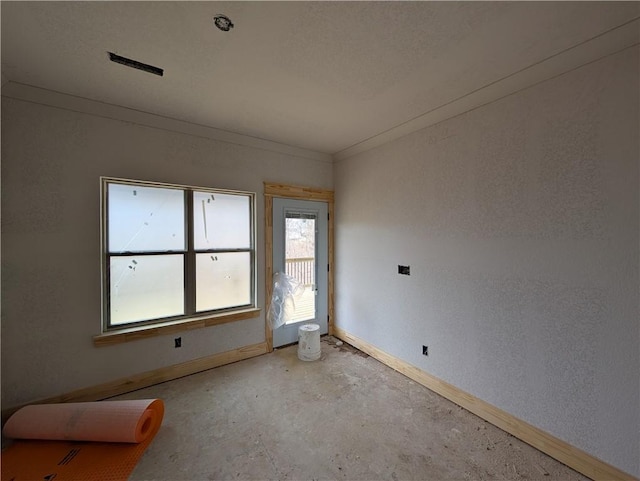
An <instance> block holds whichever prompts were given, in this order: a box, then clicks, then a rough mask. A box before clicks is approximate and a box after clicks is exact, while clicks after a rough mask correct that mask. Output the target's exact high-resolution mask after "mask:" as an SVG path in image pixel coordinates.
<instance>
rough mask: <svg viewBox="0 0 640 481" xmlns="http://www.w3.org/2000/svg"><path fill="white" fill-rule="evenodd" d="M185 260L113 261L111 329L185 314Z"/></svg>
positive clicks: (158, 257) (143, 258) (176, 257)
mask: <svg viewBox="0 0 640 481" xmlns="http://www.w3.org/2000/svg"><path fill="white" fill-rule="evenodd" d="M183 264H184V256H182V255H175V254H174V255H156V256H123V257H112V258H111V263H110V271H109V274H110V289H111V292H110V293H111V299H110V300H111V304H110V306H111V325H119V324H126V323H128V322H136V321H146V320H149V319H159V318H163V317H169V316H177V315H181V314H184V274H183Z"/></svg>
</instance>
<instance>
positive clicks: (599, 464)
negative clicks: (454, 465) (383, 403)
mask: <svg viewBox="0 0 640 481" xmlns="http://www.w3.org/2000/svg"><path fill="white" fill-rule="evenodd" d="M334 336H335V337H338V338H339V339H342V340H343V341H344V342H346V343H348V344H351V345H352V346H354V347H356V348H358V349H360V350H361V351H363V352H365V353H367V354H369V355H370V356H371V357H373V358H375V359H377V360H378V361H380V362H382V363H383V364H386V365H387V366H389V367H390V368H392V369H394V370H396V371H398V372H400V373H401V374H404V375H405V376H407V377H408V378H410V379H412V380H414V381H415V382H417V383H419V384H421V385H423V386H425V387H426V388H428V389H430V390H432V391H434V392H436V393H438V394H440V395H441V396H443V397H445V398H447V399H449V400H450V401H452V402H454V403H456V404H457V405H459V406H461V407H463V408H465V409H466V410H467V411H470V412H472V413H473V414H475V415H476V416H478V417H480V418H482V419H484V420H485V421H488V422H490V423H491V424H493V425H494V426H497V427H498V428H500V429H502V430H503V431H506V432H508V433H509V434H512V435H513V436H515V437H517V438H518V439H520V440H522V441H524V442H525V443H527V444H530V445H531V446H533V447H534V448H536V449H538V450H540V451H542V452H543V453H545V454H547V455H549V456H551V457H552V458H554V459H556V460H558V461H560V462H561V463H563V464H566V465H567V466H569V467H570V468H573V469H575V470H576V471H578V472H579V473H582V474H584V475H585V476H588V477H589V478H591V479H593V480H595V481H639V480H638V478H635V477H633V476H631V475H630V474H628V473H625V472H624V471H621V470H620V469H618V468H616V467H614V466H611V465H610V464H608V463H605V462H604V461H601V460H600V459H598V458H595V457H593V456H591V455H590V454H587V453H585V452H584V451H582V450H580V449H578V448H576V447H574V446H571V445H570V444H568V443H566V442H565V441H562V440H560V439H558V438H556V437H554V436H552V435H551V434H549V433H546V432H544V431H542V430H541V429H539V428H536V427H535V426H532V425H531V424H529V423H527V422H525V421H522V420H521V419H518V418H516V417H515V416H513V415H511V414H509V413H507V412H505V411H502V410H501V409H498V408H497V407H495V406H493V405H491V404H489V403H487V402H485V401H483V400H482V399H479V398H477V397H475V396H472V395H471V394H468V393H466V392H464V391H462V390H460V389H458V388H457V387H455V386H453V385H451V384H449V383H446V382H444V381H442V380H441V379H438V378H437V377H435V376H432V375H431V374H428V373H427V372H425V371H422V370H421V369H418V368H417V367H415V366H413V365H411V364H409V363H407V362H405V361H403V360H401V359H399V358H397V357H395V356H392V355H390V354H387V353H386V352H384V351H382V350H380V349H379V348H377V347H375V346H374V345H372V344H369V343H368V342H366V341H364V340H362V339H360V338H358V337H356V336H354V335H353V334H350V333H348V332H347V331H345V330H344V329H341V328H339V327H337V326H334Z"/></svg>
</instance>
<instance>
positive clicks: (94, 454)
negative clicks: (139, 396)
mask: <svg viewBox="0 0 640 481" xmlns="http://www.w3.org/2000/svg"><path fill="white" fill-rule="evenodd" d="M163 415H164V404H163V402H162V401H161V400H160V399H143V400H133V401H102V402H87V403H67V404H40V405H33V406H26V407H24V408H22V409H20V410H19V411H17V412H16V413H15V414H14V415H13V416H11V418H9V420H8V421H7V423H6V424H5V426H4V429H3V431H2V433H3V435H4V436H5V437H7V438H13V439H16V441H15V442H14V443H13V444H12V445H11V446H9V447H8V448H7V449H5V450H4V451H3V452H2V480H11V481H27V480H29V481H30V480H44V481H53V480H54V479H55V481H64V480H74V481H81V480H82V481H84V480H86V481H94V480H95V481H98V480H99V481H124V480H126V479H128V477H129V475H130V474H131V471H133V468H134V467H135V465H136V463H137V462H138V459H139V458H140V456H142V453H144V451H145V449H146V448H147V446H148V445H149V444H150V443H151V441H152V440H153V438H154V436H155V434H156V433H157V432H158V429H160V424H162V417H163Z"/></svg>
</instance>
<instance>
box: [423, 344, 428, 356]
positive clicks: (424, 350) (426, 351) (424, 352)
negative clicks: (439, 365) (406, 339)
mask: <svg viewBox="0 0 640 481" xmlns="http://www.w3.org/2000/svg"><path fill="white" fill-rule="evenodd" d="M422 355H423V356H428V355H429V346H422Z"/></svg>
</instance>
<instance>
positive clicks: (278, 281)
mask: <svg viewBox="0 0 640 481" xmlns="http://www.w3.org/2000/svg"><path fill="white" fill-rule="evenodd" d="M303 293H304V286H303V285H302V284H301V283H300V281H298V279H296V278H295V277H291V276H289V275H287V274H285V273H284V272H276V273H275V274H274V275H273V294H272V295H271V306H270V307H269V312H268V313H267V322H268V323H269V326H271V329H272V330H275V329H278V328H279V327H280V326H282V325H284V324H286V323H287V321H288V320H290V319H291V317H292V316H293V313H294V312H295V310H296V299H299V298H300V296H302V294H303Z"/></svg>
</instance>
